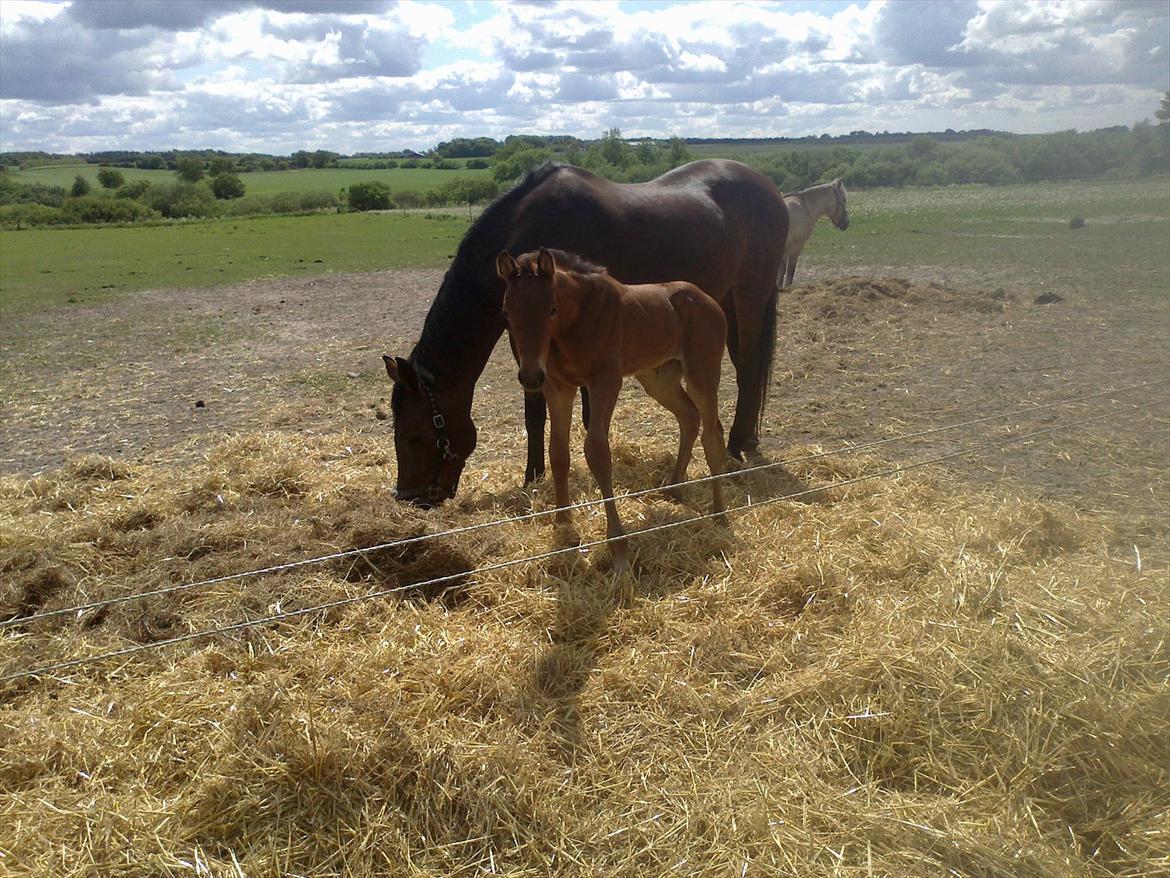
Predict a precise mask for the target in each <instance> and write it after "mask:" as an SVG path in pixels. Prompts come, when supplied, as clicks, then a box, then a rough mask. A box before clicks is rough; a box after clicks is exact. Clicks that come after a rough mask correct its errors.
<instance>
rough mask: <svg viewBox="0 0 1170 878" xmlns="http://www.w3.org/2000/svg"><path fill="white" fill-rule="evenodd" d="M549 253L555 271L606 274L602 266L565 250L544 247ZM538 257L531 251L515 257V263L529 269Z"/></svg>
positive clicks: (538, 252)
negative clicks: (553, 260) (555, 266)
mask: <svg viewBox="0 0 1170 878" xmlns="http://www.w3.org/2000/svg"><path fill="white" fill-rule="evenodd" d="M544 249H546V250H548V252H549V253H551V254H552V255H553V259H555V260H556V263H557V271H567V272H569V273H570V274H578V275H592V274H607V273H608V272H607V270H606V268H605V266H604V265H597V264H595V263H592V262H590V261H589V260H588V259H585V258H584V257H583V256H579V255H577V254H576V253H569V252H568V251H567V250H558V249H556V248H555V247H546V248H544ZM539 255H540V251H539V250H533V251H531V252H529V253H523V254H521V255H520V256H517V257H516V262H517V263H518V264H519V265H521V266H523V267H524V268H525V269H529V268H531V267H532V266H534V265H535V264H536V258H537V256H539Z"/></svg>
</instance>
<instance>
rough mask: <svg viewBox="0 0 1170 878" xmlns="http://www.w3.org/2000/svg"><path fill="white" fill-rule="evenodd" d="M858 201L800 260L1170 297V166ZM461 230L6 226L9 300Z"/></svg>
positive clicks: (380, 257)
mask: <svg viewBox="0 0 1170 878" xmlns="http://www.w3.org/2000/svg"><path fill="white" fill-rule="evenodd" d="M290 173H291V172H290ZM303 173H306V174H308V173H321V174H328V173H337V172H328V171H323V172H303ZM359 173H367V172H359ZM369 173H374V172H369ZM381 173H394V172H393V171H390V172H381ZM401 173H405V174H421V173H426V172H423V171H403V172H401ZM432 173H436V174H449V173H454V172H445V171H435V172H432ZM254 176H261V175H254ZM273 176H279V174H277V175H273ZM849 208H850V215H851V218H852V225H851V226H850V228H849V230H848V231H846V232H837V231H836V230H834V229H833V228H832V227H831V226H830V225H829V223H828V222H827V221H822V223H821V225H820V227H819V228H818V230H817V232H816V234H815V235H814V236H813V238H812V241H811V242H810V244H809V245H808V247H807V248H806V249H805V251H804V254H803V256H802V260H801V261H802V264H803V265H805V266H806V267H807V266H808V265H812V264H818V265H820V266H825V265H831V266H833V267H834V268H839V269H840V270H842V271H846V270H854V269H856V270H864V271H880V272H885V273H895V274H896V273H897V272H898V271H899V270H900V269H902V268H904V267H906V266H922V265H930V266H935V267H938V268H941V269H944V270H950V269H953V270H956V271H963V272H968V273H976V274H979V275H982V276H985V277H987V278H988V280H989V282H990V281H991V280H993V279H994V278H995V277H997V276H998V274H999V273H1000V272H1001V269H1003V267H1004V266H1013V267H1018V266H1019V265H1027V266H1032V268H1031V270H1030V271H1031V276H1033V277H1034V278H1035V281H1036V283H1037V284H1042V283H1045V282H1046V281H1045V279H1046V278H1050V279H1051V280H1052V281H1054V282H1055V281H1059V282H1063V283H1067V284H1069V285H1070V286H1071V287H1072V288H1076V289H1082V290H1084V291H1091V290H1094V289H1099V290H1100V291H1101V293H1102V294H1108V293H1109V292H1110V291H1111V290H1112V289H1114V287H1115V286H1116V283H1117V281H1116V277H1117V267H1118V266H1125V268H1126V278H1127V280H1126V283H1127V285H1128V286H1129V287H1134V285H1135V284H1136V285H1137V287H1138V288H1140V289H1139V291H1143V292H1150V293H1154V294H1158V295H1167V297H1168V298H1170V295H1168V294H1170V290H1168V286H1170V280H1168V278H1170V257H1167V255H1166V252H1167V251H1166V242H1167V241H1168V240H1170V178H1166V177H1160V178H1153V179H1147V180H1140V181H1132V182H1125V183H1105V182H1093V183H1081V182H1074V183H1032V184H1021V185H1016V186H1004V187H986V186H968V187H961V186H955V187H945V188H937V189H925V188H919V189H875V190H869V191H860V192H853V193H850V196H849ZM1074 216H1080V217H1083V218H1084V219H1085V221H1086V225H1085V227H1084V228H1081V229H1071V228H1069V222H1070V220H1071V219H1072V218H1073V217H1074ZM466 228H467V220H466V219H465V218H464V217H463V216H461V215H459V214H456V215H453V216H445V215H438V214H436V215H434V216H432V217H428V216H427V215H419V214H409V215H403V214H378V215H373V214H322V215H314V216H296V217H263V218H256V219H240V220H215V221H207V222H192V223H180V224H174V225H163V226H150V227H142V228H92V229H39V230H31V231H30V230H25V231H20V232H15V231H2V232H0V252H2V258H0V310H2V311H4V312H13V311H17V310H28V309H42V308H53V307H57V306H60V305H67V304H70V303H71V302H92V301H94V300H96V299H99V298H105V297H109V296H111V295H117V294H118V293H120V292H128V291H132V290H142V289H151V288H154V287H194V286H210V285H215V284H220V283H232V282H237V281H241V280H247V279H250V278H256V277H264V276H279V275H297V274H305V273H323V272H329V271H372V270H377V269H385V268H394V267H398V266H427V265H434V266H439V265H443V264H445V260H446V258H447V257H448V256H449V255H450V254H452V253H454V252H455V249H456V247H457V246H458V244H459V241H460V239H461V238H462V236H463V233H464V231H465V230H466ZM799 278H800V271H799V270H798V274H797V279H798V281H799Z"/></svg>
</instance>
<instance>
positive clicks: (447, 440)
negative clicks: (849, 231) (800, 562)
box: [383, 159, 788, 506]
mask: <svg viewBox="0 0 1170 878" xmlns="http://www.w3.org/2000/svg"><path fill="white" fill-rule="evenodd" d="M787 236H788V212H787V209H786V208H785V207H784V201H783V199H782V198H781V197H780V193H779V192H777V191H776V187H775V186H773V185H772V183H771V181H770V180H768V178H767V177H765V176H763V175H762V174H760V173H759V172H757V171H755V170H753V169H752V168H749V167H748V166H747V165H743V164H740V163H739V162H732V161H724V160H720V159H710V160H704V161H698V162H691V163H690V164H688V165H683V166H682V167H679V168H675V169H674V170H673V171H670V172H668V173H666V174H663V175H662V176H661V177H659V178H658V179H656V180H651V181H650V182H649V183H630V184H620V183H611V182H609V181H607V180H604V179H602V178H601V177H598V176H596V175H595V174H591V173H589V172H588V171H584V170H581V169H580V168H573V167H568V166H564V165H545V166H543V167H540V168H537V169H536V170H534V171H531V172H530V173H529V174H528V176H527V177H525V178H524V180H523V181H521V182H520V183H519V184H518V185H517V186H515V187H514V188H513V189H511V190H510V191H509V192H507V193H505V194H504V195H503V196H501V197H500V198H499V199H498V200H497V201H496V202H495V203H493V204H492V205H491V206H490V207H488V208H487V210H485V211H484V213H483V215H482V216H480V218H479V219H478V220H477V221H476V223H475V225H473V226H472V227H471V229H470V230H469V231H468V233H467V235H466V237H464V239H463V242H462V243H461V244H460V245H459V250H458V251H457V252H456V254H455V259H454V261H453V262H452V263H451V267H450V268H449V269H448V271H447V275H446V277H444V278H443V284H442V286H441V287H440V289H439V294H438V295H437V296H436V297H435V301H434V303H433V304H432V305H431V309H430V311H429V312H428V314H427V317H426V321H425V322H424V324H423V331H422V335H421V337H420V338H419V340H418V343H417V344H416V345H415V347H414V350H413V352H411V355H410V358H409V359H403V358H401V357H384V358H383V359H384V360H385V363H386V371H387V372H388V373H389V375H390V377H391V379H393V381H394V392H393V394H392V395H391V399H390V404H391V409H392V411H393V413H394V446H395V451H396V454H397V457H398V486H397V488H398V490H397V495H396V496H397V497H398V498H399V499H400V500H409V501H412V502H415V503H418V504H420V505H425V506H429V505H434V504H435V503H439V502H442V500H444V499H446V498H448V497H452V496H454V494H455V490H456V487H457V486H458V484H459V476H460V474H461V473H462V472H463V466H464V464H465V462H466V460H467V458H468V456H469V455H470V454H471V452H472V450H473V449H474V448H475V442H476V432H475V424H474V423H472V420H471V397H472V393H473V392H474V390H475V382H476V381H477V380H478V379H479V376H480V374H481V373H482V372H483V369H484V366H485V365H487V361H488V357H489V356H491V352H492V349H493V348H494V347H495V345H496V342H497V341H498V340H499V338H500V335H501V334H502V333H503V331H504V317H503V312H502V311H501V303H502V301H503V295H504V282H503V281H502V280H500V278H499V277H498V276H497V275H496V265H495V261H496V255H497V254H498V253H499V252H500V251H501V250H505V249H506V250H510V251H511V252H513V253H522V252H527V251H530V250H535V249H537V248H538V247H555V248H557V249H560V250H566V251H569V252H573V253H578V254H580V255H581V256H582V257H583V258H584V259H586V260H588V261H590V262H595V263H598V264H600V265H605V266H607V267H608V269H609V273H610V274H611V275H612V276H613V277H614V278H616V279H618V280H620V281H622V282H623V283H627V284H640V283H655V282H660V281H665V280H685V281H689V282H690V283H693V284H695V285H696V286H697V287H699V288H700V289H702V290H705V291H706V292H707V293H708V294H709V295H710V296H711V297H712V298H714V299H715V300H716V301H717V302H719V303H720V304H721V305H722V307H723V312H724V314H725V315H726V317H727V329H728V337H727V347H728V350H729V351H730V353H731V360H732V363H733V364H734V365H735V368H736V383H737V385H738V389H739V393H738V398H737V400H736V408H735V420H734V422H733V423H732V426H731V432H730V436H729V442H728V451H729V453H731V454H733V455H735V456H736V457H742V452H743V451H745V450H748V451H750V450H752V449H754V448H756V447H757V446H758V444H759V425H760V417H761V414H762V411H763V405H764V399H765V390H766V387H767V382H768V378H769V373H770V370H771V365H772V352H773V347H774V343H775V322H776V296H775V293H776V276H777V274H778V273H779V271H780V263H781V259H782V257H783V249H784V241H785V239H786V238H787ZM524 415H525V417H524V420H525V427H526V428H527V431H528V465H527V467H526V469H525V480H526V481H531V480H532V479H534V478H536V477H537V476H539V475H541V474H543V472H544V423H545V417H546V409H545V402H544V398H543V397H542V396H540V395H539V394H526V395H525V401H524Z"/></svg>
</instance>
